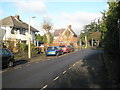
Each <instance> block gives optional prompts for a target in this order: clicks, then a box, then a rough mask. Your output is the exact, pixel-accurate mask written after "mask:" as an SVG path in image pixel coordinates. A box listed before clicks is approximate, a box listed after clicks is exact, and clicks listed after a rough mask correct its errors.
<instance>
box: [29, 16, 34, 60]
mask: <svg viewBox="0 0 120 90" xmlns="http://www.w3.org/2000/svg"><path fill="white" fill-rule="evenodd" d="M32 18H35V17H32ZM30 43H31V33H30V17H29V25H28V58H31V50H30Z"/></svg>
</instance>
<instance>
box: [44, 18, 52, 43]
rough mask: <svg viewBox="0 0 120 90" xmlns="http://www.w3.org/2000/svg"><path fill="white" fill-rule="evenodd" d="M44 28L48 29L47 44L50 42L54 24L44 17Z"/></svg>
mask: <svg viewBox="0 0 120 90" xmlns="http://www.w3.org/2000/svg"><path fill="white" fill-rule="evenodd" d="M42 28H43V29H44V30H45V31H46V37H47V44H48V45H49V44H50V30H51V28H52V24H51V22H50V21H49V20H48V19H43V24H42Z"/></svg>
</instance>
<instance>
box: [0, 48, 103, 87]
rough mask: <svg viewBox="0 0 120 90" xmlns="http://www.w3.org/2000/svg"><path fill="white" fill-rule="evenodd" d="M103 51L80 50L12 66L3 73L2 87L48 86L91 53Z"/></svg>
mask: <svg viewBox="0 0 120 90" xmlns="http://www.w3.org/2000/svg"><path fill="white" fill-rule="evenodd" d="M101 52H102V51H101V50H90V49H86V50H79V51H76V52H72V53H70V54H66V55H63V56H60V57H58V58H53V59H52V60H48V61H43V62H36V63H27V64H25V65H26V66H23V67H22V66H18V67H14V68H11V69H9V70H7V71H4V72H3V73H2V84H3V85H2V88H42V89H44V88H47V87H48V85H49V84H52V83H53V82H55V81H56V80H57V79H59V78H60V75H62V74H65V73H66V70H67V69H70V68H71V66H74V64H75V63H76V62H78V61H79V60H83V59H84V58H85V57H87V56H89V55H91V54H94V53H101ZM53 57H54V56H53Z"/></svg>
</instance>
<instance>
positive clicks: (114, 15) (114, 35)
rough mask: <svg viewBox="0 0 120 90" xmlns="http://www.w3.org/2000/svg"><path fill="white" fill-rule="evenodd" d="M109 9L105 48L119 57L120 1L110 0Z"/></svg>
mask: <svg viewBox="0 0 120 90" xmlns="http://www.w3.org/2000/svg"><path fill="white" fill-rule="evenodd" d="M108 4H109V10H108V12H107V17H106V28H107V32H106V34H105V50H107V51H108V52H111V53H113V54H114V56H115V57H116V56H117V57H118V56H119V55H118V53H119V50H120V49H119V33H120V32H119V31H120V29H119V28H118V25H119V24H118V20H120V11H119V10H120V2H108Z"/></svg>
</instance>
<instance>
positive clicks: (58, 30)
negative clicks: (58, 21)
mask: <svg viewBox="0 0 120 90" xmlns="http://www.w3.org/2000/svg"><path fill="white" fill-rule="evenodd" d="M68 29H69V30H70V31H71V32H72V33H73V34H74V36H75V37H77V35H76V34H75V32H74V31H73V30H72V29H71V28H68ZM65 30H66V29H56V30H55V32H54V36H59V34H60V33H61V34H62V33H63V32H64V31H65Z"/></svg>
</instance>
